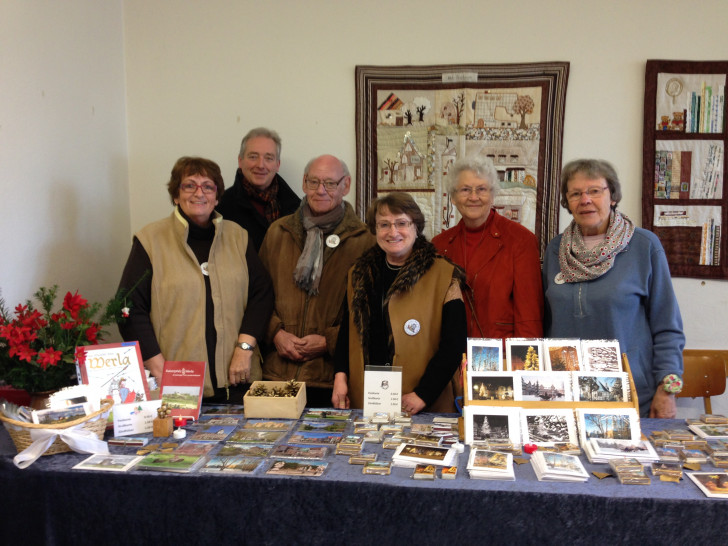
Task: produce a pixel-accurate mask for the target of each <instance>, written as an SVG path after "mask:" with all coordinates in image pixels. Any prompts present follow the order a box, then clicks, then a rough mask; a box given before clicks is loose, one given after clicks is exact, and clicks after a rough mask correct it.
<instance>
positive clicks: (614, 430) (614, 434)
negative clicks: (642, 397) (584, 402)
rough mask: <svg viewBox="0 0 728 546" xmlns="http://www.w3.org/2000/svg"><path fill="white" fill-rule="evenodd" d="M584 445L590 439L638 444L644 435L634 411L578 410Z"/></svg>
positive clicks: (580, 432) (580, 433)
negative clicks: (629, 441) (626, 441)
mask: <svg viewBox="0 0 728 546" xmlns="http://www.w3.org/2000/svg"><path fill="white" fill-rule="evenodd" d="M576 415H577V421H578V426H579V435H580V438H581V440H582V444H584V443H586V441H587V440H588V439H589V438H610V439H614V440H632V441H633V442H638V441H639V440H640V437H641V435H642V433H641V431H640V420H639V415H638V414H637V411H636V410H634V409H614V410H612V409H585V408H577V409H576Z"/></svg>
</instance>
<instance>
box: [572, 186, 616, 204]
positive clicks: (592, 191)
mask: <svg viewBox="0 0 728 546" xmlns="http://www.w3.org/2000/svg"><path fill="white" fill-rule="evenodd" d="M608 189H609V187H608V186H604V187H603V188H589V189H588V190H586V191H570V192H569V193H567V194H566V200H567V201H569V202H570V203H575V202H577V201H581V196H582V195H584V194H586V196H587V197H589V199H599V198H600V197H601V196H602V195H603V194H604V190H608Z"/></svg>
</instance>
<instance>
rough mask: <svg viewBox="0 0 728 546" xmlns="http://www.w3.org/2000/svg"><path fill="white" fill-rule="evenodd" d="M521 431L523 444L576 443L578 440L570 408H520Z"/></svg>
mask: <svg viewBox="0 0 728 546" xmlns="http://www.w3.org/2000/svg"><path fill="white" fill-rule="evenodd" d="M521 433H522V435H523V443H524V444H536V445H541V444H543V445H553V444H554V443H557V442H567V443H570V444H577V443H578V441H579V437H578V435H577V432H576V419H575V418H574V411H573V410H571V409H522V410H521Z"/></svg>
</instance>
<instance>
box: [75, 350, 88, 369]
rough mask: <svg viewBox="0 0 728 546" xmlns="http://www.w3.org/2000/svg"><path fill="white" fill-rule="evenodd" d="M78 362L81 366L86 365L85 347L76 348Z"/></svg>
mask: <svg viewBox="0 0 728 546" xmlns="http://www.w3.org/2000/svg"><path fill="white" fill-rule="evenodd" d="M76 362H78V365H79V366H83V365H84V364H85V363H86V349H85V348H84V347H76Z"/></svg>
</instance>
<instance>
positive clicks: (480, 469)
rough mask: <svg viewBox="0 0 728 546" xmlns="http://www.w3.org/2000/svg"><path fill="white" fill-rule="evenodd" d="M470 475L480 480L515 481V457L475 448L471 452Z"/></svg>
mask: <svg viewBox="0 0 728 546" xmlns="http://www.w3.org/2000/svg"><path fill="white" fill-rule="evenodd" d="M468 473H469V474H470V477H471V478H473V479H478V480H515V479H516V475H515V474H514V473H513V455H512V454H511V453H501V452H500V451H490V450H488V449H481V448H475V447H474V448H472V449H471V450H470V458H469V459H468Z"/></svg>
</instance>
